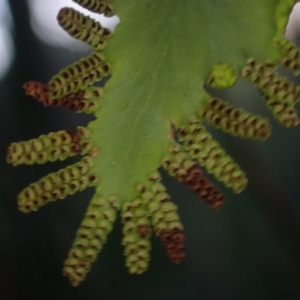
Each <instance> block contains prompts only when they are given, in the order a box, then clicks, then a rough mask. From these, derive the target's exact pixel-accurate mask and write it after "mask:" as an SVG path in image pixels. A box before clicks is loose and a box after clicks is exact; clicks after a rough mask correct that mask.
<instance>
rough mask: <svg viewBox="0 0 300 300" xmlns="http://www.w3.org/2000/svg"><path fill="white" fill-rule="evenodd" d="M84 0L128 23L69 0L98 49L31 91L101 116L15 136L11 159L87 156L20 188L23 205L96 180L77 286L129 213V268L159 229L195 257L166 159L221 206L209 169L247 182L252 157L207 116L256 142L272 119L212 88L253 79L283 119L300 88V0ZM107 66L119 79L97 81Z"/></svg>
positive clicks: (226, 180) (74, 18)
mask: <svg viewBox="0 0 300 300" xmlns="http://www.w3.org/2000/svg"><path fill="white" fill-rule="evenodd" d="M74 2H76V3H77V4H79V5H81V6H82V7H84V8H86V9H88V10H90V11H92V12H96V13H100V14H104V15H106V16H111V15H112V14H113V13H115V12H116V13H117V14H118V16H119V17H120V18H121V23H120V25H119V26H118V27H117V28H116V30H115V33H114V34H112V32H111V31H110V30H109V29H107V28H104V27H103V26H102V25H101V24H100V23H99V22H97V21H95V20H94V19H92V18H91V17H88V16H86V15H84V14H82V13H80V12H78V11H77V10H75V9H73V8H68V7H66V8H62V9H61V10H60V12H59V14H58V16H57V20H58V23H59V25H60V26H61V27H62V28H63V29H64V30H65V31H66V32H68V33H69V34H70V35H71V36H72V37H74V38H77V39H79V40H81V41H82V42H85V43H86V44H88V45H89V46H91V47H92V49H93V52H92V53H91V54H90V55H89V56H87V57H85V58H82V59H80V60H79V61H77V62H74V63H73V64H71V65H69V66H67V67H65V68H64V69H63V70H61V71H60V72H59V73H58V74H57V75H54V76H53V77H52V79H50V81H49V84H47V85H46V84H43V83H39V82H36V81H30V82H27V83H26V84H24V89H25V93H26V94H27V95H30V96H32V97H34V98H35V99H36V100H38V101H39V102H41V103H42V104H43V105H45V106H49V105H52V106H62V107H65V108H68V109H71V110H73V111H76V112H85V113H93V114H94V115H95V117H96V119H95V120H94V121H91V122H90V123H89V124H88V126H87V127H77V129H76V130H75V131H72V130H61V131H58V132H52V133H49V134H47V135H42V136H40V137H38V138H35V139H31V140H29V141H22V142H18V143H12V144H11V145H10V146H9V147H8V151H7V162H8V163H10V164H12V165H14V166H15V165H20V164H34V163H37V164H41V163H46V162H52V161H55V160H65V159H67V158H69V157H72V156H74V155H83V156H84V157H83V158H82V159H81V160H80V161H79V162H78V163H75V164H73V165H70V166H68V167H66V168H63V169H61V170H59V171H57V172H53V173H51V174H49V175H46V176H45V177H43V178H41V179H40V180H38V181H37V182H35V183H32V184H30V185H29V186H28V187H26V188H24V189H23V190H22V191H21V193H20V194H19V196H18V205H19V209H20V210H21V211H23V212H30V211H35V210H37V209H39V208H40V207H41V206H43V205H45V204H47V203H48V202H52V201H56V200H58V199H64V198H66V197H67V196H68V195H72V194H74V193H76V192H78V191H82V190H84V189H86V188H88V187H94V189H95V193H94V196H93V197H92V199H91V202H90V204H89V206H88V208H87V211H86V214H85V216H84V218H83V221H82V223H81V225H80V227H79V230H78V231H77V234H76V237H75V240H74V243H73V245H72V246H71V250H70V252H69V254H68V257H67V259H66V261H65V264H64V268H63V274H64V275H66V276H67V277H68V278H69V279H70V281H71V284H72V285H74V286H77V285H79V284H80V283H81V282H82V281H83V280H84V279H85V277H86V275H87V273H88V272H89V271H90V269H91V266H92V263H93V262H94V261H95V260H96V258H97V255H98V253H99V252H100V251H101V249H102V247H103V246H104V244H105V242H106V239H107V236H108V234H109V232H110V231H111V230H112V228H113V223H114V221H115V219H116V217H117V212H118V211H119V212H120V217H121V220H122V223H123V238H122V245H123V246H124V256H125V264H126V266H127V268H128V270H129V273H131V274H141V273H143V272H145V271H146V270H147V268H148V266H149V262H150V249H151V244H150V237H151V234H152V232H153V233H154V234H155V235H156V236H158V237H159V238H160V239H161V241H162V243H163V244H164V246H165V248H166V252H167V255H168V257H169V258H170V260H171V261H173V262H175V263H179V262H181V261H182V260H183V259H184V258H185V246H184V240H185V237H184V227H183V224H182V223H181V221H180V217H179V210H178V207H177V206H176V205H175V204H174V203H172V201H171V197H170V195H169V194H168V192H167V189H166V187H165V186H164V185H163V183H162V182H161V176H160V173H159V172H158V171H157V170H158V168H159V167H160V166H161V165H162V167H163V168H165V169H166V170H167V172H168V173H169V175H170V176H173V177H175V178H176V179H177V180H178V181H179V182H180V183H182V184H185V185H186V186H188V187H189V188H190V189H192V190H193V191H194V192H195V194H196V195H197V196H198V197H199V198H200V199H201V200H202V201H203V202H204V203H205V204H207V205H209V206H211V207H212V208H215V209H218V208H220V207H221V206H222V205H223V204H224V196H223V194H222V192H221V191H220V190H219V189H218V188H216V186H215V184H214V183H213V182H212V181H211V180H210V179H209V178H208V176H207V174H206V173H209V174H212V175H213V176H214V178H215V179H216V180H218V181H220V182H222V183H223V184H224V186H225V187H228V188H230V189H231V190H232V191H233V192H234V193H240V192H242V191H243V190H244V189H245V188H246V186H247V183H248V179H247V176H246V174H245V172H244V171H243V170H242V166H240V165H239V164H238V163H237V162H235V160H234V159H233V158H232V157H230V156H229V155H228V154H227V153H226V151H225V150H224V149H223V148H222V147H221V145H220V144H219V143H218V142H217V141H216V140H215V139H214V138H213V136H212V134H210V133H209V131H208V130H207V129H206V127H205V126H204V123H207V124H208V125H211V126H214V127H216V128H217V129H220V130H223V131H224V132H226V133H228V134H231V135H233V136H239V137H242V138H251V139H256V140H265V139H267V138H268V137H269V136H270V134H271V125H270V123H269V121H268V120H267V119H265V118H263V117H262V116H258V115H256V114H254V113H252V112H247V111H245V110H243V109H240V108H236V107H234V106H233V105H232V104H231V103H230V102H227V101H224V100H222V99H219V98H215V97H211V96H210V95H208V94H207V92H206V91H205V87H204V86H205V85H210V86H211V87H213V88H216V89H225V88H229V87H231V86H233V85H234V84H235V82H236V81H237V79H238V78H239V77H243V78H245V79H246V80H248V81H249V82H250V83H251V84H252V85H253V86H255V87H256V88H257V89H258V90H259V91H260V93H261V95H262V98H263V99H264V101H265V102H266V105H267V106H268V108H269V109H270V110H271V112H272V113H273V115H274V116H275V118H276V119H277V120H278V121H279V122H280V123H281V124H282V125H284V126H285V127H292V126H295V125H297V124H298V123H299V119H298V116H297V114H296V110H295V104H296V103H297V102H299V92H300V88H299V86H297V85H295V84H293V83H291V82H289V81H288V80H287V79H286V78H285V77H282V76H280V75H279V74H278V73H277V72H276V66H277V65H278V64H279V63H280V62H282V63H283V65H284V66H285V67H287V68H290V69H291V70H293V72H294V73H295V74H299V73H300V55H299V53H300V50H299V49H298V48H297V47H296V46H295V45H293V44H292V43H291V42H289V41H287V40H285V39H284V37H283V35H284V31H285V27H286V24H287V21H288V15H289V12H290V11H291V9H292V7H293V5H294V4H295V2H296V1H294V0H264V1H250V0H216V1H199V0H187V1H177V2H175V1H159V0H152V1H140V0H139V1H131V2H130V3H129V4H128V1H119V0H106V1H100V0H74ZM170 13H171V17H169V16H170ZM219 14H220V15H222V18H218V15H219ZM216 16H217V17H216ZM182 20H185V22H182ZM208 20H212V22H213V25H210V24H209V23H208ZM245 20H247V21H245ZM224 21H225V22H224ZM224 24H226V26H224ZM216 33H218V38H216ZM107 75H111V78H110V79H109V80H108V82H107V84H106V85H105V87H104V89H102V88H98V87H95V86H93V85H94V83H96V82H97V81H99V80H101V79H102V78H103V77H104V76H107ZM104 90H105V93H104V92H103V91H104ZM202 168H203V169H202Z"/></svg>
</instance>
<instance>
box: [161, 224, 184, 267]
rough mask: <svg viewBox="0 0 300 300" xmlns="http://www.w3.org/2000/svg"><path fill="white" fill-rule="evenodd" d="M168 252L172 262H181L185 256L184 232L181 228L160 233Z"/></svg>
mask: <svg viewBox="0 0 300 300" xmlns="http://www.w3.org/2000/svg"><path fill="white" fill-rule="evenodd" d="M159 237H160V239H161V240H162V242H163V244H164V246H165V248H166V251H167V254H168V256H169V258H170V260H171V261H172V262H175V263H176V264H178V263H180V262H181V261H182V260H183V259H184V258H185V247H184V234H183V233H182V231H181V230H180V229H177V228H175V229H171V230H163V231H162V232H161V233H160V236H159Z"/></svg>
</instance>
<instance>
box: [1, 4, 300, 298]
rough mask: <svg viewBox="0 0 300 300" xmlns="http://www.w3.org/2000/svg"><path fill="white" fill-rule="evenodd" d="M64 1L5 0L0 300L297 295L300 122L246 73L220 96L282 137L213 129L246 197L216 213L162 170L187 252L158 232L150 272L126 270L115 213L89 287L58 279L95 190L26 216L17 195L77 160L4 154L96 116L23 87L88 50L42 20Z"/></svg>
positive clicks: (298, 15)
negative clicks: (46, 103)
mask: <svg viewBox="0 0 300 300" xmlns="http://www.w3.org/2000/svg"><path fill="white" fill-rule="evenodd" d="M63 5H71V0H69V1H68V0H66V1H60V0H30V1H25V0H22V1H20V0H11V1H5V0H0V76H1V78H0V132H1V137H2V140H1V144H0V158H1V159H0V299H1V300H2V299H3V300H14V299H18V300H19V299H33V300H34V299H47V300H48V299H49V300H50V299H51V300H52V299H72V300H82V299H137V300H139V299H147V300H148V299H149V300H150V299H151V300H152V299H207V300H208V299H209V300H215V299H216V300H219V299H222V300H223V299H224V300H225V299H272V300H273V299H295V300H297V299H300V197H299V195H300V180H299V176H300V155H299V154H300V138H299V137H300V126H298V127H296V128H293V129H290V130H287V129H285V128H283V127H281V126H280V125H279V124H277V123H276V121H274V119H273V118H272V117H271V114H270V113H269V112H268V111H267V109H266V107H265V106H264V105H263V103H262V100H261V99H260V96H259V93H258V92H257V91H256V90H254V89H252V88H251V87H250V85H249V84H247V83H246V82H244V81H242V80H241V81H239V82H238V84H237V86H236V87H235V88H234V89H230V90H228V91H226V92H224V93H223V95H222V97H223V98H224V99H227V100H229V99H230V101H231V102H232V103H234V104H236V105H238V106H241V107H244V108H247V109H249V110H251V111H253V112H256V113H259V114H262V115H264V116H267V117H270V119H271V120H272V125H273V134H272V136H271V137H270V138H269V139H268V140H267V141H266V142H264V143H262V142H253V141H248V140H241V139H239V138H232V137H230V136H228V135H226V134H222V133H220V132H217V131H214V130H212V132H213V134H214V135H215V136H216V137H217V138H218V139H219V141H220V142H221V143H222V144H223V145H224V147H225V148H226V150H227V151H228V152H229V153H230V154H231V155H232V156H234V157H235V158H236V160H237V161H238V163H239V164H240V165H241V166H242V167H243V168H244V170H245V171H246V172H247V174H248V177H249V181H250V182H249V186H248V189H247V190H246V191H245V192H243V193H242V194H240V195H234V194H232V193H231V192H230V191H229V190H226V189H225V188H222V189H223V191H225V194H226V199H227V202H226V205H225V206H224V207H223V208H222V209H221V210H219V211H213V210H212V209H210V208H208V207H206V206H205V205H204V204H202V203H200V202H199V200H198V199H197V198H196V197H195V196H194V195H193V194H192V192H191V191H190V190H188V189H187V188H185V187H183V186H179V185H178V184H177V183H175V181H173V180H172V179H170V178H168V177H167V176H165V182H166V184H167V185H168V188H169V192H170V194H171V196H172V198H173V200H174V202H176V203H177V204H178V205H179V213H180V215H181V217H182V221H183V223H184V225H185V233H186V237H187V240H186V247H187V258H186V259H185V260H184V261H183V262H182V263H181V264H180V265H179V266H176V265H173V264H172V263H170V262H169V261H168V258H167V257H166V254H165V251H164V249H163V246H162V245H161V243H160V241H159V240H158V239H156V238H153V240H152V242H153V249H152V251H151V254H152V260H151V264H150V268H149V271H148V272H147V273H145V274H143V275H140V276H132V275H129V274H128V272H127V269H126V268H125V266H124V259H123V254H122V247H121V245H120V241H121V236H122V235H121V227H120V223H119V222H117V224H116V225H115V227H114V231H113V232H112V233H111V235H110V236H109V239H108V243H107V244H106V246H105V248H104V250H103V251H102V252H101V254H100V255H99V259H98V260H97V262H96V263H95V264H94V266H93V269H92V272H91V273H90V274H89V275H88V277H87V280H86V281H85V282H83V283H82V285H81V286H80V287H77V288H73V287H71V286H70V284H69V282H68V280H67V279H66V278H64V277H62V276H61V269H62V265H63V261H64V259H65V257H66V255H67V253H68V250H69V248H70V246H71V243H72V241H73V238H74V235H75V232H76V230H77V228H78V226H79V224H80V221H81V219H82V216H83V214H84V212H85V208H86V206H87V204H88V202H89V199H90V197H91V195H92V192H93V191H92V190H88V191H86V192H82V193H79V194H76V195H74V196H72V197H69V198H67V199H66V200H63V201H58V202H56V203H55V204H49V205H48V206H46V207H43V208H42V209H41V210H40V211H39V212H38V213H31V214H27V215H25V214H23V213H21V212H19V211H18V210H17V204H16V203H17V201H16V198H17V194H18V192H19V191H21V189H23V188H24V187H25V186H27V185H28V184H29V183H31V182H33V181H36V180H38V179H39V178H40V177H42V176H44V175H46V174H47V173H49V172H53V171H56V170H58V169H59V168H61V167H63V166H65V165H67V164H70V163H71V162H73V161H75V160H76V159H69V160H68V161H66V162H56V163H53V164H46V165H38V166H19V167H16V168H14V167H12V166H10V165H8V164H7V163H6V162H5V156H6V148H7V147H8V145H9V144H10V143H11V142H14V141H21V140H27V139H31V138H35V137H37V136H38V135H41V134H45V133H48V132H50V131H57V130H60V129H73V128H75V126H77V125H84V124H87V123H88V121H89V120H91V119H92V117H89V116H85V115H80V114H75V113H72V112H69V111H67V110H64V109H59V108H52V107H48V108H45V107H43V106H42V105H41V104H40V103H37V102H36V101H35V100H34V99H32V98H29V97H26V96H25V95H24V93H23V90H22V88H21V87H22V85H23V83H24V82H26V81H28V80H38V81H42V82H47V81H48V80H49V79H50V77H51V76H52V75H53V74H55V73H56V72H58V71H59V70H60V69H61V68H62V67H64V66H65V65H67V64H69V63H71V62H73V61H75V60H76V59H78V58H80V57H82V56H84V55H86V54H87V53H89V49H87V48H85V47H84V46H83V45H81V44H80V43H74V42H72V41H71V40H69V39H67V38H66V36H62V37H61V38H57V40H52V38H53V37H55V38H56V37H57V36H59V34H58V33H57V36H56V34H53V32H54V31H53V32H52V31H51V30H57V32H59V27H58V26H56V27H55V28H54V27H53V26H52V25H51V26H52V27H51V26H50V25H49V27H48V28H43V27H42V25H41V24H40V23H38V22H39V20H44V21H45V22H46V20H48V19H49V18H51V19H54V18H55V13H56V11H57V10H58V8H59V7H60V6H63ZM52 12H54V15H53V17H52V15H51V13H52ZM297 20H300V10H298V12H295V14H294V18H293V22H294V23H293V24H291V25H290V26H289V31H288V35H289V38H291V39H293V40H294V41H295V42H297V43H298V44H300V40H299V38H298V33H299V32H300V26H299V24H300V21H299V24H298V22H297ZM54 21H55V20H54ZM291 23H292V22H291ZM33 28H35V30H33ZM51 28H52V29H51ZM1 51H2V52H1ZM1 67H2V69H1ZM286 74H287V73H286ZM288 76H290V77H291V75H290V74H288ZM291 79H292V80H298V79H297V78H292V77H291ZM299 108H300V107H299V106H298V111H299ZM219 187H221V185H219Z"/></svg>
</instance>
